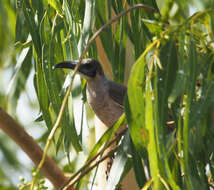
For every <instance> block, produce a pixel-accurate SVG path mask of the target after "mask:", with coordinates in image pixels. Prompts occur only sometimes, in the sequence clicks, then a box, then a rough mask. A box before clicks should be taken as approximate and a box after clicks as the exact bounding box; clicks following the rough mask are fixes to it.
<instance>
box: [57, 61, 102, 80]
mask: <svg viewBox="0 0 214 190" xmlns="http://www.w3.org/2000/svg"><path fill="white" fill-rule="evenodd" d="M78 63H79V61H64V62H61V63H58V64H56V65H55V66H54V68H55V69H56V68H68V69H72V70H74V69H75V67H76V66H77V64H78ZM78 73H79V74H80V75H81V76H82V77H83V78H85V79H87V80H90V79H94V78H95V77H97V76H102V75H104V72H103V69H102V66H101V65H100V63H99V62H98V61H97V60H95V59H90V58H87V59H83V60H82V63H81V65H80V66H79V68H78Z"/></svg>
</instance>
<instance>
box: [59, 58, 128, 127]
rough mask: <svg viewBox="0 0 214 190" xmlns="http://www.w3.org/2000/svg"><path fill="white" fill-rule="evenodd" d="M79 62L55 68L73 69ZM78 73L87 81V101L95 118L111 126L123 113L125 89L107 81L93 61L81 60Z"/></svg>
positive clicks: (98, 64)
mask: <svg viewBox="0 0 214 190" xmlns="http://www.w3.org/2000/svg"><path fill="white" fill-rule="evenodd" d="M78 62H79V61H64V62H61V63H58V64H56V65H55V68H68V69H74V68H75V67H76V65H77V64H78ZM78 73H79V74H80V75H81V77H83V78H85V79H86V81H87V101H88V103H89V105H90V106H91V107H92V109H93V110H94V112H95V114H96V115H97V117H98V118H99V119H100V120H101V121H102V122H103V123H104V124H105V125H107V126H111V125H113V124H114V122H115V121H117V120H118V119H119V117H120V116H121V115H122V113H123V111H124V110H123V100H124V97H125V95H126V92H127V88H126V87H125V86H124V85H121V84H119V83H117V82H113V81H111V80H110V79H108V78H107V77H106V76H105V74H104V72H103V69H102V66H101V64H100V63H99V62H98V61H97V60H95V59H83V60H82V64H81V65H80V66H79V68H78Z"/></svg>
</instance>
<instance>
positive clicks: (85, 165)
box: [60, 128, 127, 190]
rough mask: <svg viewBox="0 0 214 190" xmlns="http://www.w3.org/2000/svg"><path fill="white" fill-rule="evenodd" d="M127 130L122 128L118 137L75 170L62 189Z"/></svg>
mask: <svg viewBox="0 0 214 190" xmlns="http://www.w3.org/2000/svg"><path fill="white" fill-rule="evenodd" d="M126 131H127V128H126V129H124V130H122V131H121V132H120V133H119V134H118V135H117V136H116V137H114V138H113V139H112V140H111V141H110V142H109V144H108V145H107V146H106V147H104V148H103V149H102V150H100V151H99V152H98V153H97V154H96V155H95V156H94V157H92V158H91V159H90V160H88V161H87V162H86V163H85V164H84V166H82V167H81V168H80V169H79V170H78V171H77V172H75V174H74V175H72V176H71V177H70V178H69V179H68V181H66V182H65V183H64V184H63V185H62V187H61V188H60V190H62V189H64V187H65V186H67V185H68V184H69V183H70V182H71V181H72V180H73V179H74V178H75V177H76V176H78V175H79V174H80V173H81V172H83V171H84V170H85V169H86V168H87V167H88V166H89V165H90V164H91V163H92V162H93V161H94V160H96V158H97V157H98V156H99V155H101V154H102V153H103V152H104V151H105V150H104V149H107V148H108V147H110V146H111V145H112V144H114V143H115V141H117V140H118V139H119V138H120V137H121V136H122V135H124V134H125V132H126Z"/></svg>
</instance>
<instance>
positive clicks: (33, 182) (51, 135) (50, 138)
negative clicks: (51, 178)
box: [30, 80, 73, 190]
mask: <svg viewBox="0 0 214 190" xmlns="http://www.w3.org/2000/svg"><path fill="white" fill-rule="evenodd" d="M72 84H73V80H72V81H71V84H70V85H69V87H68V89H67V91H66V94H65V97H64V99H63V102H62V106H61V108H60V111H59V115H58V117H57V120H56V122H55V124H54V126H53V128H52V130H51V132H50V134H49V136H48V139H47V142H46V145H45V148H44V153H43V155H42V159H41V161H40V162H39V165H38V167H37V169H36V173H35V176H34V178H33V180H32V182H31V188H30V189H31V190H33V187H34V185H35V182H36V177H37V175H38V173H39V171H40V169H41V168H42V166H43V164H44V162H45V158H46V155H47V151H48V148H49V146H50V143H51V140H52V138H53V136H54V134H55V132H56V130H57V128H58V126H59V124H60V121H61V118H62V116H63V113H64V109H65V106H66V103H67V99H68V96H69V93H70V91H71V88H72Z"/></svg>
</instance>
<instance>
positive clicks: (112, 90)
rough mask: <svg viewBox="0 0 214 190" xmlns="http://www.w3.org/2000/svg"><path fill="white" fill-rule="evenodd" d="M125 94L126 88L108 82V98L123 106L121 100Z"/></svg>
mask: <svg viewBox="0 0 214 190" xmlns="http://www.w3.org/2000/svg"><path fill="white" fill-rule="evenodd" d="M126 93H127V88H126V87H125V86H124V85H121V84H119V83H116V82H112V81H111V82H110V85H109V96H110V97H111V98H112V99H113V100H114V101H115V102H116V103H118V104H119V105H121V106H123V100H124V98H125V95H126Z"/></svg>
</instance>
